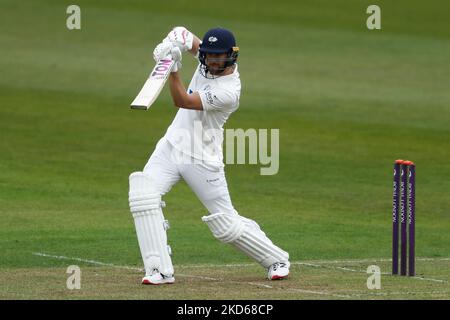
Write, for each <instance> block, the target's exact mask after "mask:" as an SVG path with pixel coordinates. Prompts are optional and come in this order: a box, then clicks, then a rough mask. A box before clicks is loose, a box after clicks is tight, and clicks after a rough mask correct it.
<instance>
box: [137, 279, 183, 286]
mask: <svg viewBox="0 0 450 320" xmlns="http://www.w3.org/2000/svg"><path fill="white" fill-rule="evenodd" d="M173 283H175V281H172V282H161V283H153V282H150V281H148V280H144V281H142V284H145V285H153V286H159V285H161V284H173Z"/></svg>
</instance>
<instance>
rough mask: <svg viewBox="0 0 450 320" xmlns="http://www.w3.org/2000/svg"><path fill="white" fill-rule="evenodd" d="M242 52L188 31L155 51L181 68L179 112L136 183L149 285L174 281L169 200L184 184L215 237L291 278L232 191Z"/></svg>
mask: <svg viewBox="0 0 450 320" xmlns="http://www.w3.org/2000/svg"><path fill="white" fill-rule="evenodd" d="M185 52H189V53H191V54H192V55H193V56H194V57H195V58H197V59H198V61H199V64H198V67H197V69H196V70H195V73H194V76H193V77H192V80H191V82H190V84H189V87H188V88H187V90H186V88H185V86H184V84H183V82H182V80H181V77H180V69H181V66H182V65H181V61H182V54H183V53H185ZM238 53H239V48H238V47H237V46H236V41H235V38H234V35H233V34H232V33H231V32H230V31H229V30H226V29H223V28H214V29H211V30H209V31H208V32H206V34H205V35H204V37H203V39H202V40H200V39H199V38H198V37H196V36H195V35H194V34H192V33H191V32H190V31H189V30H187V29H186V28H184V27H175V28H174V29H172V30H171V31H170V32H169V34H168V35H167V37H166V38H165V39H164V40H163V41H162V42H161V43H160V44H158V45H157V46H156V48H155V50H154V52H153V57H154V59H155V61H158V60H160V59H163V58H166V57H168V56H171V58H172V59H173V60H174V62H175V64H174V67H173V69H172V72H171V74H170V76H169V86H170V93H171V96H172V99H173V102H174V104H175V106H176V107H177V108H178V112H177V114H176V116H175V118H174V119H173V121H172V123H171V125H170V126H169V128H168V129H167V131H166V133H165V135H164V136H163V137H162V138H161V139H160V140H159V141H158V143H157V145H156V148H155V150H154V151H153V153H152V155H151V156H150V159H149V160H148V162H147V164H146V165H145V167H144V169H143V171H142V172H133V173H132V174H131V175H130V177H129V182H130V191H129V204H130V210H131V213H132V215H133V218H134V223H135V227H136V233H137V238H138V242H139V247H140V251H141V255H142V259H143V261H144V267H145V276H144V277H143V279H142V283H143V284H153V285H159V284H170V283H174V282H175V277H174V267H173V265H172V260H171V249H170V247H169V246H168V244H167V234H166V231H167V229H168V228H169V224H168V221H167V220H165V218H164V215H163V211H162V209H163V207H165V204H164V202H163V201H162V196H164V195H165V194H166V193H167V192H169V191H170V189H171V188H172V186H173V185H175V184H176V183H177V182H178V181H180V179H181V178H183V179H184V180H185V181H186V183H187V184H188V185H189V187H190V188H191V189H192V190H193V191H194V193H195V194H196V195H197V197H198V198H199V200H200V201H201V202H202V204H203V205H204V206H205V208H206V209H207V210H208V215H206V216H204V217H202V220H203V222H205V223H206V225H207V226H208V228H209V229H210V230H211V232H212V234H213V235H214V237H215V238H217V239H218V240H219V241H221V242H224V243H228V244H230V245H232V246H234V247H236V248H237V249H238V250H240V251H242V252H243V253H245V254H246V255H247V256H249V257H250V258H252V259H253V260H255V261H256V262H258V263H259V264H260V265H261V266H262V267H263V268H265V270H266V272H267V277H268V279H270V280H275V279H283V278H286V277H287V276H288V274H289V267H290V263H289V254H288V253H287V252H286V251H284V250H282V249H280V248H279V247H278V246H276V245H275V244H273V243H272V241H271V240H270V239H269V238H268V237H267V236H266V234H265V233H264V232H263V231H262V230H261V228H260V227H259V225H258V224H257V223H256V222H255V221H253V220H251V219H248V218H245V217H243V216H241V215H240V214H239V213H238V212H237V211H236V210H235V208H234V207H233V204H232V202H231V198H230V194H229V192H228V186H227V181H226V178H225V172H224V164H223V152H222V142H223V125H224V124H225V122H226V121H227V119H228V117H229V116H230V115H231V114H232V113H233V112H234V111H236V110H237V109H238V107H239V97H240V93H241V81H240V78H239V72H238V65H237V63H236V62H237V58H238Z"/></svg>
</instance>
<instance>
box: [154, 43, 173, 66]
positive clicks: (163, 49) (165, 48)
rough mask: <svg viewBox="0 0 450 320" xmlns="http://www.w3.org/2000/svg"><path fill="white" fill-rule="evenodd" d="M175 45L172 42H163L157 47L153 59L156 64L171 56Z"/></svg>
mask: <svg viewBox="0 0 450 320" xmlns="http://www.w3.org/2000/svg"><path fill="white" fill-rule="evenodd" d="M172 48H173V44H172V43H170V42H161V43H160V44H158V45H157V46H156V47H155V50H153V59H154V60H155V62H158V61H159V60H161V59H164V58H165V57H167V56H168V55H169V54H170V50H172Z"/></svg>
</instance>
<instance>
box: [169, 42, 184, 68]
mask: <svg viewBox="0 0 450 320" xmlns="http://www.w3.org/2000/svg"><path fill="white" fill-rule="evenodd" d="M170 54H171V55H172V60H173V61H174V62H175V64H174V65H173V67H172V72H178V71H179V70H180V69H181V59H182V58H183V56H182V54H181V50H180V49H179V48H178V47H175V46H173V47H172V49H171V50H170Z"/></svg>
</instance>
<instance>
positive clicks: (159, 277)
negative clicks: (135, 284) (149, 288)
mask: <svg viewBox="0 0 450 320" xmlns="http://www.w3.org/2000/svg"><path fill="white" fill-rule="evenodd" d="M174 282H175V277H174V276H173V275H171V276H165V275H163V274H162V273H159V272H158V270H155V271H154V272H153V273H152V274H151V275H146V276H145V277H143V278H142V284H153V285H159V284H172V283H174Z"/></svg>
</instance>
